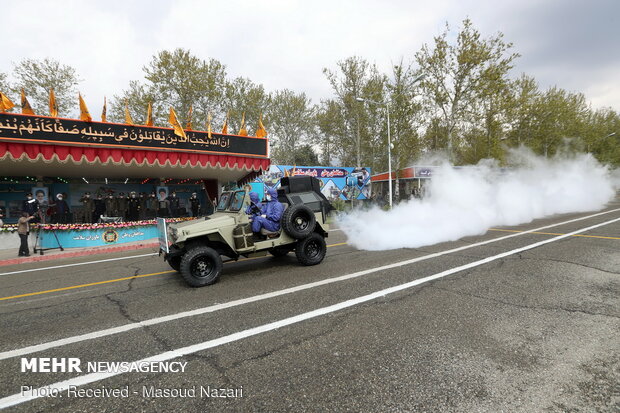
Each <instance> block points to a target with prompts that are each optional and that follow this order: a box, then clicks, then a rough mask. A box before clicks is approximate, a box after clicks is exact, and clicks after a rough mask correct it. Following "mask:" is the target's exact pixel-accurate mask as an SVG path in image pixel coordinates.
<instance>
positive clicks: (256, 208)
mask: <svg viewBox="0 0 620 413" xmlns="http://www.w3.org/2000/svg"><path fill="white" fill-rule="evenodd" d="M250 201H251V203H250V205H248V207H247V208H246V209H245V213H246V214H248V215H249V216H250V219H252V218H254V217H257V216H259V215H260V214H261V213H262V209H263V204H261V203H260V201H259V199H258V194H257V193H256V192H250Z"/></svg>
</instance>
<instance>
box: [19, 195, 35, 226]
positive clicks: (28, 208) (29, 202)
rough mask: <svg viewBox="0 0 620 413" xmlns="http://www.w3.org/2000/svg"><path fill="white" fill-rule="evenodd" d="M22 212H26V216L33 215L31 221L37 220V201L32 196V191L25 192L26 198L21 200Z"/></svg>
mask: <svg viewBox="0 0 620 413" xmlns="http://www.w3.org/2000/svg"><path fill="white" fill-rule="evenodd" d="M22 212H27V213H28V216H29V217H30V216H33V217H34V218H33V219H32V222H39V203H38V202H37V200H36V199H34V198H33V197H32V192H28V193H27V194H26V199H25V200H24V201H23V202H22Z"/></svg>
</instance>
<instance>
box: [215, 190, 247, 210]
mask: <svg viewBox="0 0 620 413" xmlns="http://www.w3.org/2000/svg"><path fill="white" fill-rule="evenodd" d="M244 201H245V191H236V192H222V195H220V202H219V203H218V204H217V208H216V209H217V211H218V212H225V211H229V212H239V210H240V209H241V208H242V207H243V202H244Z"/></svg>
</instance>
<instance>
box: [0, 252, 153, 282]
mask: <svg viewBox="0 0 620 413" xmlns="http://www.w3.org/2000/svg"><path fill="white" fill-rule="evenodd" d="M152 255H157V253H156V252H153V253H150V254H141V255H132V256H131V257H119V258H107V259H105V260H97V261H87V262H78V263H75V264H64V265H54V266H53V267H43V268H33V269H30V270H21V271H11V272H5V273H2V274H0V276H3V275H11V274H22V273H25V272H33V271H45V270H54V269H56V268H66V267H75V266H76V265H87V264H99V263H100V262H110V261H120V260H129V259H131V258H141V257H150V256H152ZM75 258H77V257H75ZM34 262H36V261H33V263H34Z"/></svg>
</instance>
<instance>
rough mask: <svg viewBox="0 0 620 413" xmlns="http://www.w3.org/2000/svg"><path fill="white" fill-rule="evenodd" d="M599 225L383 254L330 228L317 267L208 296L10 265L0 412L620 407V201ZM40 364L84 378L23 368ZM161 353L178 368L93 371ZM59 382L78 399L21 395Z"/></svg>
mask: <svg viewBox="0 0 620 413" xmlns="http://www.w3.org/2000/svg"><path fill="white" fill-rule="evenodd" d="M600 212H605V213H602V214H601V213H600ZM594 214H597V212H589V213H580V214H568V215H561V216H554V217H551V218H547V219H542V220H537V221H535V222H532V223H529V224H527V225H522V226H519V227H511V228H502V229H501V230H491V231H488V232H487V233H486V234H484V235H480V236H475V237H468V238H465V239H461V240H459V241H455V242H448V243H442V244H438V245H433V246H429V247H425V248H419V249H400V250H392V251H380V252H367V251H359V250H356V249H354V248H352V247H351V246H349V245H347V244H346V239H345V237H344V235H343V233H342V232H339V231H333V232H331V233H330V236H329V238H328V240H327V241H328V245H330V247H329V248H328V255H327V257H326V259H325V261H324V262H323V263H322V264H321V265H319V266H315V267H301V266H299V265H298V264H297V262H296V259H295V256H294V254H289V255H288V256H286V257H283V258H271V257H269V258H256V259H248V260H242V261H239V262H231V263H227V264H225V266H224V274H223V276H222V278H221V280H220V282H219V283H217V284H215V285H213V286H211V287H206V288H200V289H194V288H189V287H187V286H186V285H185V284H184V282H183V280H182V279H181V277H180V276H179V275H178V274H177V273H175V272H174V271H172V270H171V269H170V268H169V267H168V266H167V265H166V264H165V263H164V262H163V260H162V259H161V258H159V257H158V256H157V255H147V254H148V253H149V251H140V252H136V251H131V252H128V253H125V254H122V253H118V254H110V255H107V256H98V257H96V258H93V257H92V256H91V257H83V258H75V259H66V260H63V261H62V262H45V263H38V264H31V265H23V264H22V265H20V266H15V267H0V291H1V293H0V314H1V315H0V326H1V330H0V331H1V332H2V335H1V339H0V407H2V406H5V407H6V406H7V405H8V404H12V403H15V404H13V405H11V406H9V407H6V411H16V412H98V413H102V412H220V411H227V412H228V411H229V412H478V411H479V412H618V411H620V318H619V317H620V278H619V274H620V201H616V202H615V203H613V204H611V205H609V207H608V208H607V209H606V210H604V211H599V212H598V215H594ZM593 215H594V216H593ZM580 218H583V219H580ZM614 220H615V221H614ZM568 221H571V222H568ZM543 227H547V228H543ZM540 228H542V229H540ZM588 228H589V229H588ZM533 229H539V230H538V231H536V233H531V232H525V231H531V230H533ZM584 229H587V230H585V231H583V230H584ZM563 234H571V235H563ZM368 242H372V240H369V241H368ZM137 255H141V256H137ZM136 256H137V257H136ZM100 259H107V260H108V261H105V262H98V263H97V262H96V263H93V262H92V261H95V260H100ZM70 264H77V265H70ZM52 265H59V266H61V265H62V267H61V268H48V267H50V266H52ZM164 317H165V318H164ZM119 327H120V328H119ZM87 333H92V334H91V335H89V336H84V335H85V334H87ZM59 340H63V341H59ZM35 345H40V347H36V348H32V347H31V346H35ZM44 357H52V358H53V357H56V358H63V357H64V358H79V359H80V362H81V363H80V366H81V367H82V368H83V370H82V373H76V372H65V373H62V372H57V373H49V372H37V373H33V372H23V373H22V372H21V367H22V366H21V363H22V358H23V359H30V358H44ZM151 357H152V358H153V359H152V360H167V361H169V362H181V363H186V364H184V368H185V370H184V371H183V372H168V373H163V372H128V373H121V374H116V375H113V376H111V377H106V376H104V375H102V374H100V373H89V372H88V371H85V368H86V366H87V363H88V362H109V361H117V362H134V361H139V360H144V359H149V358H151ZM149 360H151V359H149ZM174 365H175V366H177V367H178V366H179V364H176V363H175V364H174ZM66 380H68V383H67V385H75V386H76V387H72V388H71V389H73V390H72V391H71V392H70V391H67V390H64V391H61V392H59V393H58V394H57V395H52V396H50V397H40V398H36V399H33V400H25V399H22V398H20V397H21V395H23V394H30V393H28V392H26V393H22V390H23V389H24V387H23V386H26V387H27V386H32V388H33V389H38V388H43V389H44V390H41V391H38V393H39V394H41V395H45V394H46V392H45V389H46V388H47V387H46V386H50V385H54V386H57V385H59V383H60V382H63V381H66ZM84 389H90V391H93V390H99V391H102V392H103V390H106V391H112V390H116V391H118V392H121V391H126V392H127V395H126V397H125V395H124V394H120V395H116V396H114V395H110V394H107V395H105V396H104V395H99V396H98V395H96V394H94V393H92V394H90V393H89V394H80V393H79V392H78V391H79V390H84ZM102 389H103V390H102ZM192 389H194V390H195V394H193V393H192ZM218 389H223V390H218ZM49 392H50V391H49V388H48V393H49ZM201 392H202V393H201ZM204 392H206V393H207V394H205V393H204ZM121 393H122V392H121ZM166 395H168V396H169V397H166ZM89 396H92V397H89ZM158 396H162V397H158ZM215 396H227V397H215Z"/></svg>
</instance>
